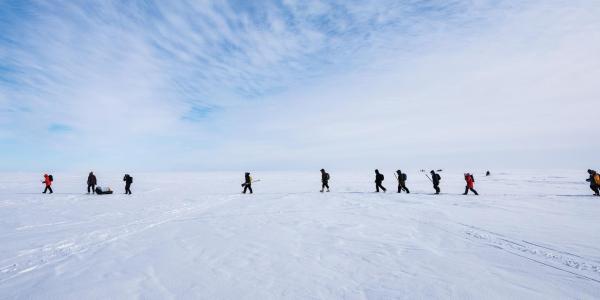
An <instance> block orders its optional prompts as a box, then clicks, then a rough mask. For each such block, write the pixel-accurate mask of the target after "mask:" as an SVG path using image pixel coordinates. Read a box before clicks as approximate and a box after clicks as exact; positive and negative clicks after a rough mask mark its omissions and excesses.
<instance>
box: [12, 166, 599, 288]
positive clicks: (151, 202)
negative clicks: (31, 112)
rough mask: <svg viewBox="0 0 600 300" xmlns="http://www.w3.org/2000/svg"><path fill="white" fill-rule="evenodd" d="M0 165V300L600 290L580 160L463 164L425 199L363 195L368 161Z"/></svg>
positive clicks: (593, 219) (594, 201)
mask: <svg viewBox="0 0 600 300" xmlns="http://www.w3.org/2000/svg"><path fill="white" fill-rule="evenodd" d="M330 173H331V176H332V179H331V183H330V184H331V187H332V192H331V193H324V194H321V193H319V192H318V190H319V189H320V183H319V179H320V175H319V172H318V171H316V172H313V173H285V172H279V173H260V172H259V173H257V174H253V175H254V177H255V178H256V179H261V182H258V183H256V184H255V186H254V189H255V194H253V195H241V194H240V193H239V192H240V182H241V181H242V177H243V174H241V173H235V174H233V173H172V174H169V173H156V174H132V175H133V176H134V183H133V193H134V194H133V195H131V196H127V195H123V194H121V193H122V189H123V183H122V181H121V179H122V175H123V174H102V173H98V174H97V176H98V180H99V182H100V183H101V185H103V186H105V185H107V186H111V187H112V188H113V189H115V190H116V192H117V194H114V195H104V196H97V195H86V194H85V193H84V190H85V180H86V176H87V174H86V173H85V172H84V173H82V174H76V175H75V174H60V173H56V174H54V176H55V182H54V186H53V187H54V191H55V193H54V194H53V195H43V194H41V191H42V189H43V186H42V184H41V183H40V181H41V180H42V178H41V174H17V173H14V174H0V237H1V244H0V298H2V299H30V298H33V299H41V298H50V299H129V298H143V299H197V298H200V299H242V298H245V299H282V298H284V299H285V298H295V299H314V298H319V299H339V298H347V299H363V298H368V299H389V298H420V299H433V298H442V299H451V298H454V299H465V298H470V299H490V298H504V299H515V298H520V299H549V298H554V299H558V298H562V299H564V298H577V299H598V298H600V198H599V197H592V196H591V190H589V187H588V185H587V183H586V182H585V181H584V179H585V178H586V177H587V176H586V175H587V174H586V172H585V170H579V171H552V172H547V171H546V172H533V171H519V172H506V173H499V172H498V173H494V174H492V176H491V177H487V178H486V177H484V176H482V172H477V173H476V178H475V179H476V186H475V188H476V189H477V190H478V191H479V192H480V193H481V196H479V197H476V196H473V195H469V196H462V195H460V193H462V192H463V189H464V181H463V179H462V173H461V172H455V173H448V172H444V173H442V177H443V178H442V192H443V193H444V194H443V195H439V196H433V195H431V192H432V188H431V186H430V184H429V182H428V181H427V179H426V178H425V177H424V176H423V174H421V173H419V172H416V171H409V172H408V176H409V178H408V179H409V180H408V187H409V188H410V189H411V191H412V192H413V193H412V194H410V195H406V194H396V193H393V192H394V191H395V182H394V178H393V173H392V170H386V172H384V174H385V175H386V181H385V183H384V185H385V186H386V187H388V193H386V194H383V193H381V194H375V193H373V190H374V185H373V183H372V181H373V174H372V171H367V172H360V173H358V172H354V173H337V172H335V171H333V170H332V171H331V172H330Z"/></svg>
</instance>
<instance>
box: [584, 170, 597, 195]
mask: <svg viewBox="0 0 600 300" xmlns="http://www.w3.org/2000/svg"><path fill="white" fill-rule="evenodd" d="M588 174H590V178H588V179H586V180H585V181H588V182H589V183H590V189H592V191H594V196H600V192H599V189H600V174H598V173H597V172H596V171H594V170H588Z"/></svg>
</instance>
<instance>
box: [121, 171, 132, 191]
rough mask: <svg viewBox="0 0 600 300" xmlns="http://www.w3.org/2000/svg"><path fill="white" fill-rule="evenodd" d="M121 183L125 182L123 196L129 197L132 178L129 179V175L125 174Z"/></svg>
mask: <svg viewBox="0 0 600 300" xmlns="http://www.w3.org/2000/svg"><path fill="white" fill-rule="evenodd" d="M123 181H125V195H127V194H129V195H131V184H132V183H133V177H131V176H130V175H129V174H125V176H124V177H123Z"/></svg>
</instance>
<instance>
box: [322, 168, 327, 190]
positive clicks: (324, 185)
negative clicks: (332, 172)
mask: <svg viewBox="0 0 600 300" xmlns="http://www.w3.org/2000/svg"><path fill="white" fill-rule="evenodd" d="M321 183H322V185H321V193H322V192H323V191H325V188H327V192H329V173H327V172H325V169H321Z"/></svg>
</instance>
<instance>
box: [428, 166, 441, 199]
mask: <svg viewBox="0 0 600 300" xmlns="http://www.w3.org/2000/svg"><path fill="white" fill-rule="evenodd" d="M429 173H431V182H433V188H434V189H435V194H436V195H437V194H439V193H440V191H441V190H440V180H441V179H442V177H441V176H440V174H438V173H436V172H435V171H433V170H431V172H429Z"/></svg>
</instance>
